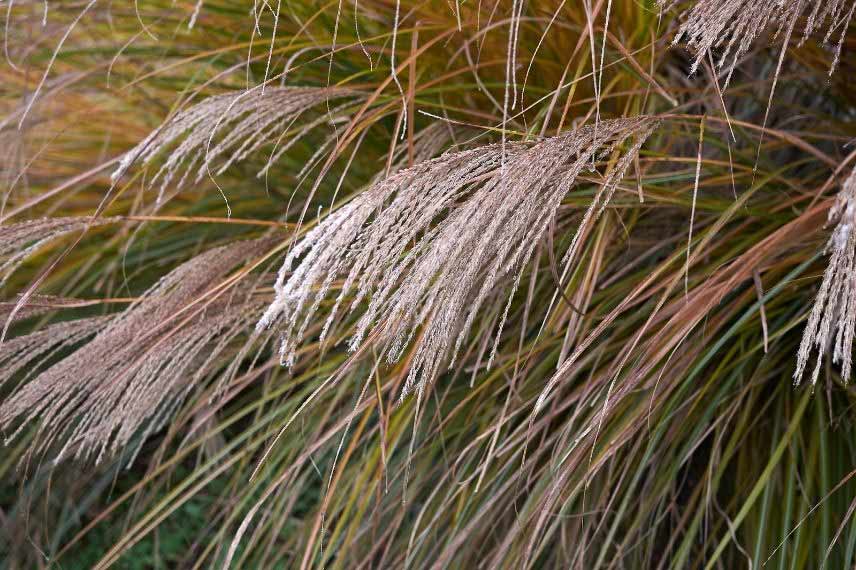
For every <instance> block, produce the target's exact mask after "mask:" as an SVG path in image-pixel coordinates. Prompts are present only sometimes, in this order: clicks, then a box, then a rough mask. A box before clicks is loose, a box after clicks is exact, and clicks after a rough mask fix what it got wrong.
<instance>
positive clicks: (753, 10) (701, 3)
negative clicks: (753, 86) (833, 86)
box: [658, 0, 856, 85]
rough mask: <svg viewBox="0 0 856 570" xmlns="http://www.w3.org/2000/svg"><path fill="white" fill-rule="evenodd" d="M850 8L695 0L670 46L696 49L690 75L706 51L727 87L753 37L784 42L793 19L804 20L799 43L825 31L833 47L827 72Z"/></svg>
mask: <svg viewBox="0 0 856 570" xmlns="http://www.w3.org/2000/svg"><path fill="white" fill-rule="evenodd" d="M658 3H659V5H660V8H661V9H663V10H669V9H672V8H675V7H677V6H679V5H681V4H683V2H682V1H681V0H658ZM854 9H856V2H854V1H853V0H787V1H783V0H698V1H697V2H695V3H694V5H693V6H692V8H689V9H687V10H686V12H685V13H684V15H683V19H684V21H683V23H682V24H681V26H680V28H679V30H678V33H677V35H676V36H675V39H674V43H678V42H680V41H685V42H686V43H687V45H688V46H689V47H690V48H691V49H692V50H693V51H695V53H696V59H695V63H694V64H693V69H692V71H693V73H695V71H696V69H697V68H698V66H699V64H700V63H701V61H702V59H703V58H705V57H707V54H708V53H710V54H711V55H712V56H713V57H715V58H716V65H717V67H718V68H720V69H723V68H724V69H726V70H727V72H728V73H727V79H726V82H725V83H726V85H727V84H728V80H730V78H731V75H732V73H733V72H734V68H735V66H736V65H737V62H738V61H739V60H740V58H741V57H742V56H744V55H745V54H746V53H747V52H748V51H749V48H750V47H751V45H752V43H753V42H754V41H755V39H756V38H758V36H760V35H761V34H763V33H764V32H766V31H767V30H772V32H773V35H774V37H775V38H776V39H778V40H784V39H785V38H786V37H788V36H790V32H789V30H792V29H793V28H794V27H795V25H796V22H797V20H798V19H799V18H801V17H803V16H805V20H804V22H805V24H804V28H803V34H802V41H803V42H804V41H805V40H807V39H808V37H809V36H810V35H812V34H813V33H815V32H824V36H823V41H824V43H829V42H833V43H834V45H835V55H834V58H833V61H832V65H831V68H830V73H831V72H832V70H834V69H835V67H836V65H837V64H838V59H839V56H840V54H841V46H842V44H843V42H844V34H845V33H846V32H847V28H848V26H849V24H850V20H851V19H852V17H853V11H854Z"/></svg>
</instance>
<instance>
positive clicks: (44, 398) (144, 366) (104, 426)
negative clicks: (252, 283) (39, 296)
mask: <svg viewBox="0 0 856 570" xmlns="http://www.w3.org/2000/svg"><path fill="white" fill-rule="evenodd" d="M269 244H270V241H269V240H267V239H262V240H254V241H243V242H236V243H233V244H230V245H227V246H223V247H219V248H215V249H212V250H209V251H207V252H205V253H202V254H200V255H198V256H196V257H194V258H192V259H191V260H190V261H188V262H186V263H184V264H183V265H181V266H179V267H178V268H176V269H175V270H173V271H172V272H171V273H169V274H168V275H166V276H165V277H163V278H162V279H161V280H160V282H159V283H158V284H157V285H155V286H154V287H152V288H151V289H150V290H149V291H148V292H146V293H145V294H144V295H143V297H142V299H141V300H140V301H137V302H136V303H134V304H133V305H131V306H130V307H129V308H128V309H126V310H125V311H123V312H122V313H120V314H119V315H118V316H116V317H98V318H90V319H83V320H80V321H70V322H63V323H59V324H56V325H52V326H50V327H47V328H45V329H42V330H40V331H37V332H35V333H32V334H30V335H25V336H23V337H18V338H15V339H13V340H11V341H9V342H7V343H4V344H3V345H2V346H0V385H2V384H3V383H7V382H9V381H10V380H11V379H12V378H13V377H15V375H16V374H18V373H20V372H25V371H30V372H29V373H30V374H31V375H33V376H35V377H34V378H33V379H31V380H30V381H28V382H24V383H22V384H21V385H20V387H19V388H18V389H17V391H16V392H14V393H13V395H12V396H11V397H9V398H7V399H6V400H4V401H3V403H2V405H0V430H4V431H8V430H9V429H11V428H12V427H13V426H14V425H16V424H17V423H18V422H20V420H24V421H23V422H22V423H20V425H19V427H18V428H17V429H18V430H20V429H21V428H22V427H23V426H26V425H27V424H28V422H29V421H35V420H36V418H38V419H39V421H40V423H39V427H38V430H37V437H36V443H35V444H34V445H33V446H32V447H31V452H37V451H39V450H46V449H47V448H48V447H49V446H50V445H52V444H53V443H55V442H60V441H61V442H63V445H64V447H63V450H62V451H61V452H60V454H59V458H61V457H62V456H63V455H64V453H65V451H66V450H71V451H72V452H73V454H74V455H75V456H77V457H85V456H89V455H91V454H97V457H98V459H100V458H101V457H102V456H103V455H104V454H105V453H114V452H118V451H119V450H120V449H122V448H123V447H124V446H126V445H128V444H129V443H131V442H133V441H135V438H137V437H141V440H140V441H142V440H144V439H145V436H146V435H148V434H150V433H152V432H154V431H156V430H157V429H159V428H161V427H162V426H163V425H164V424H165V422H167V421H168V420H169V419H170V417H171V416H172V413H173V412H174V410H175V409H176V407H177V406H178V405H180V404H181V402H182V401H183V400H184V398H185V397H186V396H187V394H188V393H189V392H190V391H191V390H192V389H194V387H198V386H199V383H200V382H201V381H202V380H203V379H204V378H205V377H206V375H208V374H211V373H212V371H214V370H216V369H217V367H218V366H222V363H220V362H218V361H217V358H218V355H219V354H220V353H221V352H223V351H224V350H226V349H227V347H228V346H229V343H230V342H232V341H233V340H234V339H236V338H237V337H238V336H240V335H244V334H245V333H246V331H247V329H248V328H249V327H251V326H252V323H253V322H255V321H256V320H257V319H258V317H259V315H260V314H261V312H262V310H263V308H264V302H263V301H262V300H259V299H258V298H255V297H254V296H253V295H252V294H251V291H250V290H249V289H246V288H244V287H236V288H233V289H231V290H224V291H220V292H219V293H217V294H209V295H208V296H207V297H206V296H205V295H206V294H207V293H209V292H211V291H212V288H214V287H215V286H216V285H218V284H219V283H220V281H221V280H222V278H223V277H224V276H225V275H226V274H227V273H228V272H229V271H230V270H231V269H232V268H234V267H236V266H238V265H240V264H241V263H242V262H244V261H245V260H247V259H248V258H250V257H251V256H253V255H255V254H257V253H259V252H261V251H263V250H264V248H265V246H266V245H269ZM95 333H97V334H95ZM93 334H95V336H94V338H93V339H92V340H91V341H90V342H88V343H86V344H84V345H82V346H80V347H79V348H78V349H77V350H75V351H74V352H72V353H71V354H69V355H68V356H65V357H64V358H62V359H61V360H59V361H58V362H56V363H54V364H50V363H49V362H47V361H49V360H51V359H52V358H54V359H55V358H56V357H58V356H60V355H61V354H59V353H60V351H64V350H65V349H68V348H70V347H73V346H75V345H77V344H79V343H81V342H82V341H83V340H85V339H86V338H87V337H89V336H92V335H93ZM45 364H47V365H49V366H48V367H47V368H46V369H44V367H43V365H45ZM37 371H38V372H39V373H38V374H37ZM15 433H17V432H15ZM10 437H14V433H13V434H12V436H10Z"/></svg>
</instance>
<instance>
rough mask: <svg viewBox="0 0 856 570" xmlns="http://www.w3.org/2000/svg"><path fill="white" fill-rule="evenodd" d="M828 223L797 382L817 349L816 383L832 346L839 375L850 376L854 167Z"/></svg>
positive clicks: (855, 264) (855, 288) (854, 327)
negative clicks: (823, 264)
mask: <svg viewBox="0 0 856 570" xmlns="http://www.w3.org/2000/svg"><path fill="white" fill-rule="evenodd" d="M829 221H830V223H836V224H837V225H836V227H835V230H833V232H832V235H831V236H830V238H829V241H828V242H827V244H826V249H825V250H824V253H825V254H828V255H829V256H830V257H829V264H828V265H827V268H826V271H825V272H824V274H823V281H822V282H821V284H820V290H819V291H818V293H817V298H816V299H815V301H814V306H813V307H812V310H811V314H810V315H809V318H808V324H807V325H806V328H805V332H804V333H803V338H802V342H801V343H800V349H799V353H798V355H797V369H796V371H795V372H794V382H795V383H797V384H799V383H800V382H801V381H802V377H803V374H804V373H805V368H806V365H807V364H808V361H809V358H810V357H811V353H812V352H813V351H814V350H815V349H817V363H816V364H815V367H814V370H813V372H812V374H811V382H812V384H814V383H816V382H817V377H818V374H819V373H820V364H821V361H822V360H823V358H822V357H823V355H824V354H826V353H827V351H828V350H829V347H830V344H832V345H833V353H832V361H833V362H834V363H836V364H841V376H842V378H843V379H844V381H845V382H847V381H848V380H849V379H850V371H851V364H852V363H851V358H852V355H853V336H854V334H856V282H854V275H856V232H854V228H856V170H854V171H853V172H852V173H851V175H850V177H849V178H848V179H847V181H846V182H845V183H844V186H843V187H842V189H841V192H840V193H839V194H838V196H837V197H836V199H835V204H834V205H833V207H832V208H831V209H830V211H829Z"/></svg>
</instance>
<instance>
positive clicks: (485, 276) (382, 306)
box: [258, 117, 658, 396]
mask: <svg viewBox="0 0 856 570" xmlns="http://www.w3.org/2000/svg"><path fill="white" fill-rule="evenodd" d="M657 124H658V122H657V121H656V120H654V119H651V118H647V117H639V118H632V119H619V120H613V121H605V122H602V123H600V124H599V125H598V126H597V128H595V127H593V126H586V127H582V128H579V129H577V130H574V131H572V132H569V133H567V134H563V135H560V136H556V137H553V138H548V139H543V140H541V141H538V142H535V143H532V144H506V145H505V147H504V149H503V145H491V146H485V147H481V148H477V149H473V150H467V151H462V152H454V153H449V154H446V155H444V156H441V157H440V158H437V159H435V160H431V161H428V162H425V163H422V164H418V165H416V166H414V167H412V168H409V169H406V170H403V171H400V172H398V173H397V174H395V175H393V176H391V177H389V178H387V179H385V180H382V181H380V182H378V183H376V184H375V185H373V186H372V187H370V188H369V189H368V190H366V191H365V192H363V193H362V194H360V195H358V196H357V197H356V198H355V199H354V200H353V201H351V202H350V203H349V204H347V205H345V206H344V207H342V208H340V209H339V210H338V211H336V212H334V213H332V214H331V215H330V216H329V217H327V218H326V219H325V220H323V221H322V222H321V223H320V225H318V226H317V227H316V228H314V229H313V230H312V231H310V232H309V233H308V234H307V235H306V237H305V238H304V239H303V240H302V241H301V242H300V243H298V244H297V245H296V246H295V247H294V248H293V249H292V250H291V251H290V252H289V253H288V255H287V257H286V259H285V262H284V264H283V267H282V269H281V270H280V272H279V277H278V279H277V283H276V298H275V300H274V302H273V303H272V304H271V306H270V307H269V308H268V310H267V312H266V313H265V315H264V317H263V318H262V319H261V321H259V324H258V327H259V328H263V327H267V326H270V325H273V324H276V325H278V326H280V327H282V344H281V349H280V351H281V352H280V353H281V358H282V360H283V362H285V363H288V364H291V363H293V362H294V357H295V352H296V350H297V349H298V347H299V345H300V344H301V342H302V341H303V340H304V335H305V332H306V330H307V327H308V325H309V324H310V323H311V322H313V318H314V317H315V314H316V312H317V311H318V309H319V307H320V304H321V303H322V301H323V300H324V299H325V298H326V297H327V295H328V293H329V291H330V288H331V285H332V284H333V282H334V280H337V279H340V278H344V282H343V284H342V286H341V290H340V292H339V294H338V296H337V297H336V299H335V302H334V303H333V308H332V310H331V311H330V313H329V316H328V317H327V321H326V324H325V326H324V329H323V332H322V334H321V338H322V340H323V338H324V336H325V335H326V334H327V333H328V331H329V328H330V327H331V326H332V325H333V323H335V322H336V321H337V312H338V309H339V307H340V306H341V305H342V303H348V304H349V305H350V308H349V309H348V310H349V311H354V310H356V308H357V307H358V306H359V305H360V304H361V303H362V302H363V300H366V304H367V307H366V309H365V312H364V313H362V315H361V317H360V319H359V321H358V323H357V325H356V330H355V332H354V334H353V336H352V337H351V339H350V348H351V350H356V349H357V348H358V347H360V346H361V344H362V343H363V341H364V340H365V339H366V338H368V337H372V339H373V341H374V342H376V343H377V345H378V346H380V347H381V350H382V351H383V353H384V354H385V355H386V358H387V359H388V360H389V361H390V362H394V361H396V360H398V359H399V358H400V357H401V355H402V353H403V351H404V350H405V348H406V346H407V345H408V344H409V343H410V341H411V340H413V338H414V337H415V336H418V341H417V342H416V345H415V348H414V351H415V353H414V354H413V356H412V359H411V361H410V371H409V376H408V378H407V381H406V384H405V386H404V389H403V392H402V396H404V395H406V394H407V393H409V392H410V391H412V390H413V389H414V388H418V389H419V390H421V389H422V388H423V387H424V386H425V384H426V383H427V382H430V381H431V380H432V379H433V378H434V377H435V376H436V375H437V373H438V372H439V371H440V369H441V367H442V366H443V365H444V364H450V363H451V362H453V361H454V358H455V353H456V351H457V349H458V348H459V347H460V346H461V343H462V342H463V341H464V339H465V338H466V336H467V333H468V331H469V330H470V328H471V326H472V324H473V321H474V319H475V317H476V315H477V313H478V312H479V309H480V307H481V306H482V305H483V304H484V303H485V301H486V299H487V298H488V297H489V296H490V295H492V294H494V293H495V290H496V288H497V286H498V285H499V284H500V283H501V282H503V280H504V279H507V278H511V279H513V280H514V286H513V288H512V294H513V290H514V288H516V286H517V283H519V280H520V273H521V270H522V268H523V267H524V266H525V265H526V262H527V261H528V260H529V259H530V256H531V255H532V252H533V249H534V248H535V246H536V245H537V243H538V242H539V240H540V239H541V238H542V237H543V236H544V234H545V232H546V230H547V228H548V226H549V224H550V221H551V220H552V218H553V216H555V213H556V209H557V207H558V206H559V204H560V202H561V200H562V198H563V197H564V196H565V195H566V194H567V193H568V192H569V191H570V190H571V188H572V187H573V186H574V184H575V183H576V182H577V178H578V176H579V175H580V174H581V173H582V172H584V171H587V170H590V169H591V167H592V165H593V164H594V162H595V161H596V160H598V159H604V158H607V157H610V158H611V161H609V162H608V166H606V168H605V172H604V173H603V180H602V182H601V184H600V186H599V188H598V190H597V192H596V194H595V196H594V199H593V200H592V202H591V205H590V206H589V208H588V210H587V211H586V212H585V214H584V222H585V220H589V219H591V218H596V217H597V216H598V215H600V213H601V212H602V211H603V209H604V208H605V207H606V205H607V203H608V202H609V200H610V199H611V197H612V195H613V193H614V192H615V189H616V187H617V186H618V184H619V182H620V181H621V179H622V177H623V176H624V174H625V172H626V170H627V168H628V166H629V165H630V164H631V163H632V160H633V158H634V157H635V156H636V154H637V153H638V151H639V149H640V147H641V146H642V144H643V143H644V141H645V140H646V139H647V138H648V136H649V135H650V134H651V132H652V131H653V130H654V129H655V128H656V126H657ZM579 236H580V233H579V232H577V236H576V237H575V238H574V240H573V243H572V245H571V247H570V250H569V252H568V255H573V253H574V252H575V251H576V248H577V247H578V245H579ZM509 302H510V296H509ZM507 312H508V306H506V308H505V314H507ZM504 320H505V319H504V316H503V318H502V319H501V320H500V323H499V326H498V328H499V330H498V331H496V332H495V334H496V338H497V339H498V338H499V333H500V332H501V329H502V326H503V324H504ZM494 350H495V349H494Z"/></svg>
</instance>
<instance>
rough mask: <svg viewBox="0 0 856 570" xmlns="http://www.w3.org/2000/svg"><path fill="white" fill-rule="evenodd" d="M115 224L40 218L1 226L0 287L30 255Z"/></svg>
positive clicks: (92, 219)
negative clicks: (75, 234)
mask: <svg viewBox="0 0 856 570" xmlns="http://www.w3.org/2000/svg"><path fill="white" fill-rule="evenodd" d="M114 222H116V219H113V218H85V217H78V218H42V219H38V220H30V221H26V222H20V223H17V224H8V225H0V286H2V285H3V283H5V282H6V280H7V279H8V278H9V276H10V275H11V274H12V273H14V271H15V269H17V268H18V267H19V266H20V265H21V264H22V263H23V262H24V261H25V260H26V259H27V257H29V256H30V255H32V254H33V253H35V252H36V251H38V250H39V248H41V247H42V246H44V245H45V244H47V243H48V242H50V241H51V240H54V239H57V238H59V237H61V236H64V235H68V234H70V233H72V232H75V231H81V230H83V229H85V228H87V227H96V226H101V225H105V224H111V223H114Z"/></svg>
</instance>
